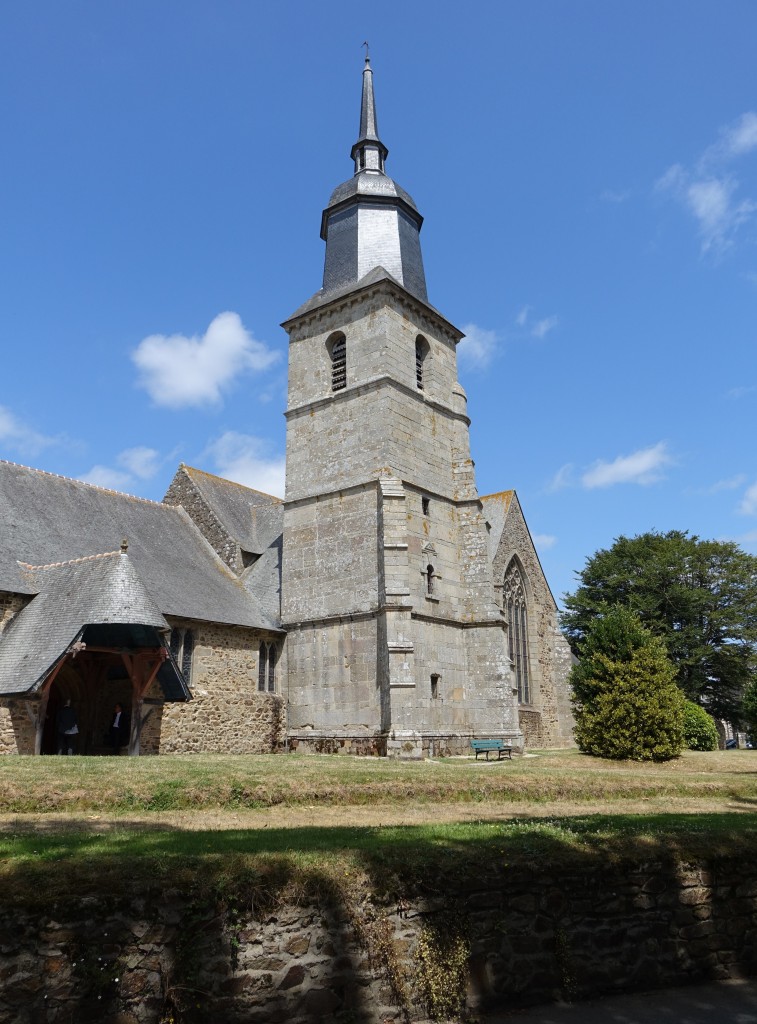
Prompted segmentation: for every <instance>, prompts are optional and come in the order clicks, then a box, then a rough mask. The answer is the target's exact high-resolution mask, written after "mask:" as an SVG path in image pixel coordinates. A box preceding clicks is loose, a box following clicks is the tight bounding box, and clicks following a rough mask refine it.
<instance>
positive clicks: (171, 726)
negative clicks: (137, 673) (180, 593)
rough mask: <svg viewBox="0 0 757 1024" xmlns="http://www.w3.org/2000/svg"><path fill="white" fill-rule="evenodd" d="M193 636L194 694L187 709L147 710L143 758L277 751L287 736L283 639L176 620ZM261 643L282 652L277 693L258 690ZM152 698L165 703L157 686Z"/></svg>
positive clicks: (168, 706) (174, 622)
mask: <svg viewBox="0 0 757 1024" xmlns="http://www.w3.org/2000/svg"><path fill="white" fill-rule="evenodd" d="M171 625H172V626H183V627H185V628H190V629H192V631H193V633H194V654H193V664H192V674H191V679H190V681H189V682H190V691H191V694H192V700H191V701H188V702H187V703H183V704H165V705H162V706H160V705H152V706H151V705H149V704H148V705H147V707H146V710H149V712H150V714H149V715H148V717H147V719H146V721H145V724H144V726H143V729H142V743H141V749H142V753H145V754H157V753H160V754H171V753H185V754H186V753H193V754H199V753H223V754H261V753H269V752H270V751H272V750H276V749H278V748H279V747H280V746H281V745H282V744H283V742H284V739H285V736H286V721H285V718H286V708H285V704H284V698H283V697H282V696H281V688H282V684H283V681H284V680H285V679H286V660H285V655H284V653H283V651H282V650H281V648H282V638H281V637H277V636H273V635H268V634H266V633H261V632H259V631H257V630H253V629H247V628H244V627H242V626H221V625H217V624H210V623H198V622H189V621H180V620H171ZM261 640H272V641H274V642H275V643H276V644H277V645H278V647H279V650H280V652H281V653H280V656H279V661H278V664H277V666H276V689H277V691H278V692H276V693H268V692H265V693H262V692H260V691H259V690H258V654H259V650H260V643H261ZM148 697H152V698H155V699H159V698H160V690H159V688H158V686H157V684H154V686H153V688H152V691H151V692H150V693H149V694H148Z"/></svg>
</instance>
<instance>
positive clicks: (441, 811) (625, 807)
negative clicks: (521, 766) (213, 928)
mask: <svg viewBox="0 0 757 1024" xmlns="http://www.w3.org/2000/svg"><path fill="white" fill-rule="evenodd" d="M724 811H731V812H734V811H737V812H744V813H754V807H753V806H751V805H748V806H745V805H744V804H743V803H740V802H738V801H736V800H733V801H728V802H724V801H723V799H722V798H720V799H716V800H711V801H707V800H701V799H699V800H685V799H680V800H676V799H671V798H670V797H667V798H660V799H647V800H629V801H627V802H626V801H624V802H623V803H622V804H619V803H618V801H617V800H615V801H612V802H608V803H607V804H606V805H603V804H602V803H601V802H599V801H593V802H592V803H591V805H590V806H587V805H586V804H582V803H568V802H565V801H553V802H550V803H538V804H535V803H531V804H523V803H483V802H482V803H475V804H460V803H453V804H419V805H409V804H405V805H401V806H397V805H394V804H373V805H368V806H358V807H356V806H346V807H344V806H343V807H282V806H278V807H266V808H262V809H259V810H234V811H230V810H208V811H198V810H191V811H155V812H152V813H142V814H137V813H129V814H123V815H114V814H87V813H81V814H3V815H0V833H2V832H65V831H86V832H107V831H111V830H113V831H118V830H139V829H150V830H152V829H156V828H158V829H166V830H173V829H176V830H187V831H226V830H237V829H267V828H271V829H280V828H292V829H294V828H314V827H315V828H317V827H321V828H336V827H345V826H354V827H356V828H370V827H376V826H392V825H429V824H435V823H436V824H449V823H451V822H486V821H505V820H507V819H511V818H550V817H560V818H565V817H577V816H583V815H586V814H619V813H620V814H665V813H677V814H702V813H718V812H720V813H722V812H724Z"/></svg>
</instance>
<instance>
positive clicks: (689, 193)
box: [656, 111, 757, 255]
mask: <svg viewBox="0 0 757 1024" xmlns="http://www.w3.org/2000/svg"><path fill="white" fill-rule="evenodd" d="M755 149H757V113H755V112H754V111H747V113H745V114H742V115H741V117H740V118H738V119H737V120H736V121H734V122H732V123H731V124H729V125H726V126H725V127H723V128H721V130H720V137H719V138H718V140H717V141H716V142H715V143H713V145H711V146H709V147H708V148H707V149H706V150H705V151H704V153H703V154H702V155H701V157H700V158H699V160H698V161H697V162H696V163H695V165H694V166H693V167H691V168H686V167H684V166H683V165H682V164H674V165H673V166H672V167H669V168H668V170H667V171H666V172H665V174H663V175H662V177H661V178H660V179H659V180H658V181H657V183H656V189H657V191H659V192H663V193H668V194H669V195H671V196H673V197H674V198H675V199H676V200H677V201H678V202H680V203H681V204H682V205H683V206H684V208H685V209H686V210H688V212H689V213H690V214H691V215H692V216H693V217H694V219H695V220H696V222H697V226H698V229H699V234H700V237H701V239H702V252H708V251H712V252H713V253H715V254H716V255H717V254H720V253H722V252H724V251H725V250H726V249H727V248H729V247H730V246H731V245H733V242H734V239H735V236H736V234H737V232H738V230H739V228H740V227H741V226H742V225H743V224H745V223H746V222H747V221H749V220H751V219H752V218H753V217H754V214H755V213H756V212H757V202H755V201H754V200H753V199H751V198H749V197H748V196H740V195H739V189H740V182H739V180H738V179H737V178H736V177H735V175H734V174H733V171H732V170H731V165H732V164H733V162H734V161H735V160H737V159H738V158H739V157H743V156H745V155H746V154H747V153H750V152H752V151H753V150H755Z"/></svg>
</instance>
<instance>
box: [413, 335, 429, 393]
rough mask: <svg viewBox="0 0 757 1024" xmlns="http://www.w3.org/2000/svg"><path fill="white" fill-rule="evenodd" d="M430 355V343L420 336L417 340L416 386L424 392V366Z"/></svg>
mask: <svg viewBox="0 0 757 1024" xmlns="http://www.w3.org/2000/svg"><path fill="white" fill-rule="evenodd" d="M428 353H429V347H428V342H427V341H426V339H425V338H424V337H423V335H421V334H419V335H418V337H417V338H416V339H415V384H416V387H417V388H418V390H419V391H423V364H424V362H425V361H426V356H427V355H428Z"/></svg>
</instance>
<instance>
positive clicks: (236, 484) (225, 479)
mask: <svg viewBox="0 0 757 1024" xmlns="http://www.w3.org/2000/svg"><path fill="white" fill-rule="evenodd" d="M181 468H182V469H185V470H188V471H189V472H191V473H201V474H202V475H203V476H211V477H213V479H214V480H221V481H222V482H223V483H225V484H231V485H232V487H241V488H242V490H243V491H252V493H253V494H262V495H263V497H264V498H271V499H272V500H273V501H278V502H279V503H280V504H283V503H284V499H283V498H278V497H277V496H276V495H275V494H269V493H268V491H261V490H259V489H258V488H257V487H248V486H247V484H240V483H239V481H238V480H229V478H228V477H227V476H221V475H220V474H219V473H209V472H208V471H207V469H200V468H199V467H198V466H188V465H187V464H186V462H182V463H181Z"/></svg>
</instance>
